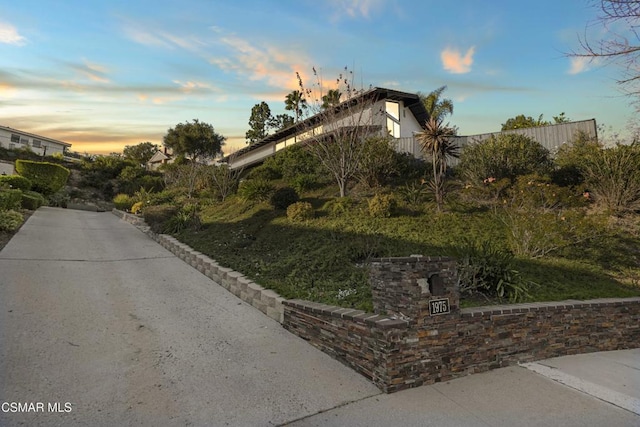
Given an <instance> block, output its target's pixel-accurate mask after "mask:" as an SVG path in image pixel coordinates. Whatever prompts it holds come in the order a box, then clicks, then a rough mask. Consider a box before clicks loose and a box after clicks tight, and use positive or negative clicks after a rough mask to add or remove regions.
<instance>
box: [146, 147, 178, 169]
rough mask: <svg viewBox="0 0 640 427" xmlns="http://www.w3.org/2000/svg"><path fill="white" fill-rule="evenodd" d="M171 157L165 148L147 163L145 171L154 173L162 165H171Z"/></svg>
mask: <svg viewBox="0 0 640 427" xmlns="http://www.w3.org/2000/svg"><path fill="white" fill-rule="evenodd" d="M173 160H174V159H173V156H172V155H171V154H169V153H168V152H167V148H166V147H165V149H164V151H161V150H158V151H156V153H155V154H154V155H153V156H152V157H151V158H150V159H149V161H148V162H147V170H150V171H155V170H158V168H160V166H162V165H166V164H168V163H173Z"/></svg>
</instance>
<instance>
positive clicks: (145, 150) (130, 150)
mask: <svg viewBox="0 0 640 427" xmlns="http://www.w3.org/2000/svg"><path fill="white" fill-rule="evenodd" d="M159 149H160V148H159V147H158V145H157V144H153V143H151V142H141V143H140V144H137V145H127V146H126V147H124V150H123V151H122V154H123V155H124V158H125V159H129V160H133V161H134V162H135V163H136V164H138V165H144V164H146V163H147V162H148V161H149V159H151V157H153V155H154V154H156V152H157V151H158V150H159Z"/></svg>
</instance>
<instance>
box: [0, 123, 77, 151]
mask: <svg viewBox="0 0 640 427" xmlns="http://www.w3.org/2000/svg"><path fill="white" fill-rule="evenodd" d="M0 147H4V148H9V149H15V148H29V149H31V151H33V152H34V153H36V154H39V155H41V156H50V155H52V154H56V153H60V154H64V153H65V152H66V151H67V150H68V149H69V148H70V147H71V144H69V143H68V142H63V141H58V140H57V139H52V138H47V137H45V136H40V135H36V134H33V133H29V132H24V131H21V130H18V129H13V128H10V127H7V126H0Z"/></svg>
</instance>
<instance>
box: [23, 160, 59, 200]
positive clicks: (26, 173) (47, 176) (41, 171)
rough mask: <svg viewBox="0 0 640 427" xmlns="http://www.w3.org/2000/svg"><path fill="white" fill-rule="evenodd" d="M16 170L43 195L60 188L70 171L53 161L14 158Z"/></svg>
mask: <svg viewBox="0 0 640 427" xmlns="http://www.w3.org/2000/svg"><path fill="white" fill-rule="evenodd" d="M16 172H18V173H19V174H20V175H22V176H23V177H25V178H27V179H29V181H31V183H32V189H33V190H35V191H37V192H38V193H42V194H44V195H47V194H53V193H55V192H56V191H59V190H61V189H62V187H64V185H65V184H66V183H67V179H68V178H69V174H70V173H71V172H70V171H69V169H67V168H65V167H63V166H60V165H57V164H55V163H49V162H34V161H31V160H16Z"/></svg>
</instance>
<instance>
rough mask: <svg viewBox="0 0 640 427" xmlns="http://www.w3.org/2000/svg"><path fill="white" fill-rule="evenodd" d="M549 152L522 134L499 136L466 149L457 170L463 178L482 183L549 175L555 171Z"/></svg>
mask: <svg viewBox="0 0 640 427" xmlns="http://www.w3.org/2000/svg"><path fill="white" fill-rule="evenodd" d="M552 165H553V164H552V162H551V158H550V156H549V151H548V150H547V149H546V148H544V147H543V146H542V145H540V144H539V143H538V142H536V141H534V140H533V139H531V138H529V137H526V136H524V135H519V134H510V133H507V134H500V135H498V136H491V137H490V138H487V139H485V140H484V141H481V142H477V143H471V144H469V145H467V146H465V147H464V149H463V150H462V155H461V156H460V164H459V165H458V168H459V170H460V172H461V173H462V175H463V176H465V177H466V178H467V179H469V180H470V181H472V182H475V183H480V182H483V181H484V180H486V179H488V178H492V179H495V180H500V179H502V178H509V179H510V180H514V179H515V178H516V177H517V176H519V175H526V174H532V173H537V174H539V175H546V174H548V173H549V172H551V170H552Z"/></svg>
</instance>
